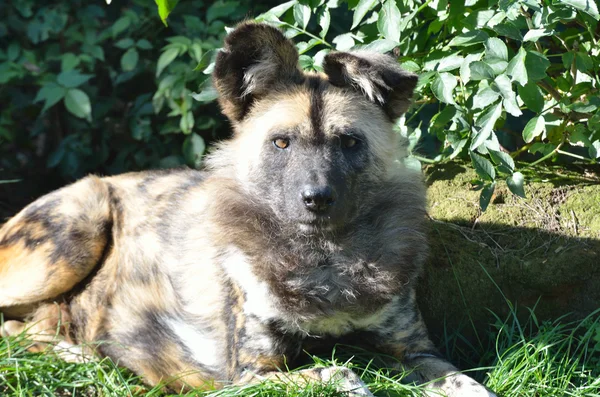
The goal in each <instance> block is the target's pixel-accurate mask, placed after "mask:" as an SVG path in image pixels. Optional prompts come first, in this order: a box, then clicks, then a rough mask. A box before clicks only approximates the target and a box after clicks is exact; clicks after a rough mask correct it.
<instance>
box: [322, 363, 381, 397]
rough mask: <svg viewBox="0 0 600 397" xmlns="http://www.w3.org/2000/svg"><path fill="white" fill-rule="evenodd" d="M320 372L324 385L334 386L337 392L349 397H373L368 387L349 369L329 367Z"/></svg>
mask: <svg viewBox="0 0 600 397" xmlns="http://www.w3.org/2000/svg"><path fill="white" fill-rule="evenodd" d="M319 372H320V374H319V375H320V377H321V380H322V381H323V382H324V383H332V384H334V385H335V387H336V389H337V390H339V391H340V392H342V393H344V395H346V396H348V397H365V396H367V397H373V394H371V392H370V391H369V388H368V387H367V385H365V383H364V382H363V381H362V380H361V379H360V377H359V376H358V375H357V374H355V373H354V372H352V370H350V369H348V368H344V367H327V368H320V369H319Z"/></svg>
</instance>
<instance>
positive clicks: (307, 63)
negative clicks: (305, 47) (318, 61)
mask: <svg viewBox="0 0 600 397" xmlns="http://www.w3.org/2000/svg"><path fill="white" fill-rule="evenodd" d="M298 64H299V65H300V68H302V70H312V69H314V66H315V62H314V61H313V59H312V57H310V56H308V55H300V58H299V59H298Z"/></svg>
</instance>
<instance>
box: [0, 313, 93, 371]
mask: <svg viewBox="0 0 600 397" xmlns="http://www.w3.org/2000/svg"><path fill="white" fill-rule="evenodd" d="M70 325H71V315H70V313H69V310H68V307H67V305H66V304H64V303H63V304H58V303H46V304H43V305H41V306H40V307H39V308H38V309H37V310H36V311H35V312H34V313H33V314H31V315H30V316H29V318H28V320H27V322H22V321H16V320H9V321H6V322H4V323H3V324H0V336H2V337H3V338H7V337H14V338H17V340H18V339H19V338H22V341H23V342H25V343H27V350H29V351H31V352H42V351H49V350H50V351H53V352H54V353H56V355H57V356H58V357H59V358H61V359H62V360H64V361H68V362H83V361H86V360H88V359H90V358H91V353H90V352H87V351H85V350H84V349H83V347H82V346H78V345H76V344H75V343H74V342H73V340H72V338H71V333H70Z"/></svg>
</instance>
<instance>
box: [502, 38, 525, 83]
mask: <svg viewBox="0 0 600 397" xmlns="http://www.w3.org/2000/svg"><path fill="white" fill-rule="evenodd" d="M526 56H527V51H525V48H523V47H521V48H519V52H518V53H517V54H516V55H515V56H514V57H513V59H511V60H510V62H509V63H508V66H507V67H506V73H507V74H508V75H509V76H510V77H511V80H512V81H518V82H519V84H521V85H525V84H527V68H526V67H525V57H526Z"/></svg>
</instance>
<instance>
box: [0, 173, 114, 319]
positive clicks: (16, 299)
mask: <svg viewBox="0 0 600 397" xmlns="http://www.w3.org/2000/svg"><path fill="white" fill-rule="evenodd" d="M110 196H111V195H110V191H109V187H108V186H107V184H105V183H104V182H103V181H101V180H100V179H99V178H97V177H93V176H91V177H87V178H85V179H83V180H81V181H79V182H77V183H74V184H72V185H70V186H67V187H65V188H62V189H60V190H57V191H55V192H53V193H50V194H48V195H46V196H43V197H41V198H40V199H38V200H37V201H35V202H33V203H32V204H30V205H29V206H27V207H25V209H23V210H22V211H21V212H20V213H19V214H17V215H16V216H15V217H14V218H12V219H10V220H9V221H8V222H7V223H6V224H5V225H4V226H3V227H2V228H1V229H0V310H1V308H9V309H10V307H18V306H21V307H24V306H26V305H29V304H32V303H36V302H40V301H43V300H46V299H50V298H54V297H57V296H58V295H60V294H63V293H65V292H68V291H69V290H70V289H71V288H73V286H75V285H76V284H77V283H78V282H80V281H81V280H83V278H84V277H86V276H87V275H88V274H89V273H90V272H91V271H92V270H93V269H94V267H95V266H96V265H97V264H98V262H99V261H100V259H101V257H102V255H103V253H104V250H105V248H106V246H107V244H108V241H109V238H110V230H111V222H112V217H111V203H110V201H111V200H110ZM8 311H10V310H8Z"/></svg>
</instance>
